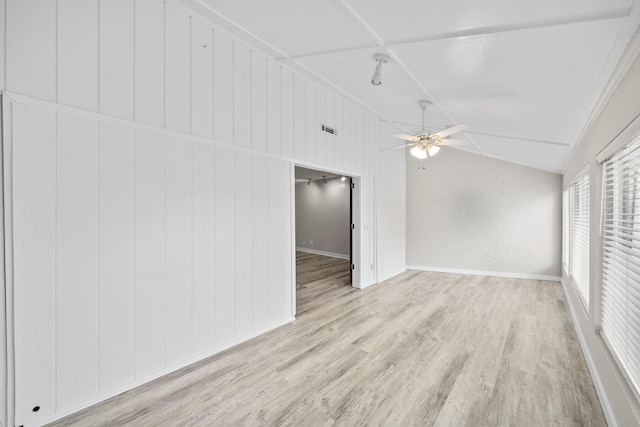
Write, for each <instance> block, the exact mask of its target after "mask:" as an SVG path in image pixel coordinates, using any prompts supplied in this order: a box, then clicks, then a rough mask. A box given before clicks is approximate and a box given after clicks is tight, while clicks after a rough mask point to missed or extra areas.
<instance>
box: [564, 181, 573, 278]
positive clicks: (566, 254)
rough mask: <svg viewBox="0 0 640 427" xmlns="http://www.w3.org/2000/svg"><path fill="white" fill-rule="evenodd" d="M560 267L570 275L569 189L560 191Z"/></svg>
mask: <svg viewBox="0 0 640 427" xmlns="http://www.w3.org/2000/svg"><path fill="white" fill-rule="evenodd" d="M562 267H563V268H564V271H565V272H566V273H567V276H571V271H570V270H569V189H566V190H564V191H563V192H562Z"/></svg>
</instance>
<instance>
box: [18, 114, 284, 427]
mask: <svg viewBox="0 0 640 427" xmlns="http://www.w3.org/2000/svg"><path fill="white" fill-rule="evenodd" d="M13 123H14V124H15V129H16V132H15V133H14V138H13V152H14V156H13V179H14V190H13V201H14V209H15V210H14V212H15V221H14V236H15V245H14V272H15V301H14V304H15V313H16V315H15V324H16V393H17V395H16V397H17V399H16V402H17V404H18V406H17V419H16V423H18V424H25V423H26V424H30V423H33V422H35V423H36V424H37V421H38V420H46V419H48V418H50V417H52V416H53V415H54V414H55V413H56V412H57V411H65V410H66V409H69V408H74V407H77V406H78V405H79V404H81V403H83V402H87V401H91V400H95V398H97V397H98V396H100V395H102V394H108V393H109V392H111V391H113V390H116V389H119V388H121V387H122V385H123V384H127V383H134V382H136V381H137V380H141V379H144V378H146V377H149V376H153V375H154V374H155V373H157V372H162V371H164V370H166V369H168V368H170V367H171V366H175V365H177V364H179V363H180V362H181V361H184V360H188V359H189V358H192V357H193V356H195V355H197V354H198V353H203V352H205V353H206V352H209V353H210V352H212V351H215V349H217V348H222V347H223V346H224V345H225V344H227V343H230V342H236V341H238V340H240V339H242V338H243V337H248V336H250V335H251V334H252V333H254V332H255V331H257V330H261V329H265V328H268V327H269V326H271V325H275V324H279V323H282V322H284V321H287V320H288V319H289V318H290V307H291V286H292V283H291V274H290V273H291V259H292V258H291V249H290V245H287V244H285V242H286V241H287V240H288V239H289V238H290V235H291V233H290V229H287V228H288V225H289V224H290V221H291V218H290V213H289V212H290V206H291V193H290V182H291V179H292V177H291V168H290V165H289V164H288V163H287V162H285V161H283V160H279V159H273V158H271V159H267V158H264V157H261V156H256V155H252V154H247V153H241V152H237V151H235V150H233V149H231V148H224V147H213V146H211V145H208V144H206V143H203V142H194V141H191V140H188V139H180V138H176V137H172V136H166V135H164V134H162V133H157V132H153V131H147V130H140V129H137V130H132V129H131V128H130V127H127V126H125V125H118V124H112V123H102V122H101V121H99V120H95V119H88V118H83V117H77V116H74V115H68V114H63V113H53V112H50V111H46V110H42V109H38V108H35V107H27V106H20V105H15V106H14V108H13ZM254 165H259V167H258V169H257V172H256V170H254V167H253V166H254ZM236 212H237V215H236ZM247 224H249V225H248V226H247ZM254 230H255V231H258V232H254ZM236 235H237V236H236ZM254 254H255V255H254ZM253 261H256V267H255V270H254V269H253V267H252V266H253V264H254V263H253ZM35 406H40V407H41V410H40V411H38V412H37V413H34V412H32V410H31V409H32V408H33V407H35Z"/></svg>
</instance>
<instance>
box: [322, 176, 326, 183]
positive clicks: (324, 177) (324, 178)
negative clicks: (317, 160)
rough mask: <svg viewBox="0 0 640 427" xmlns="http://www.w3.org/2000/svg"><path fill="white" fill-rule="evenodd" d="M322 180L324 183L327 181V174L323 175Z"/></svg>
mask: <svg viewBox="0 0 640 427" xmlns="http://www.w3.org/2000/svg"><path fill="white" fill-rule="evenodd" d="M322 180H323V181H324V183H325V184H326V183H327V176H326V175H322Z"/></svg>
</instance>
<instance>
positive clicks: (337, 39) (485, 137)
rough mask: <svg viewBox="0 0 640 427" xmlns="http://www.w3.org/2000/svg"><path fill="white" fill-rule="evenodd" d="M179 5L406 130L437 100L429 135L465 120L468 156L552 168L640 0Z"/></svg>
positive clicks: (637, 14)
mask: <svg viewBox="0 0 640 427" xmlns="http://www.w3.org/2000/svg"><path fill="white" fill-rule="evenodd" d="M181 1H183V3H185V4H186V5H187V6H189V7H191V8H192V9H194V10H196V11H197V12H199V13H201V14H202V15H203V16H204V17H205V18H208V19H209V20H211V21H212V22H214V23H215V24H217V25H218V26H222V27H223V28H225V29H227V30H229V31H231V32H233V33H235V34H237V35H238V36H240V37H241V38H244V39H245V40H247V41H248V42H249V43H251V44H253V45H255V46H256V47H258V48H259V49H261V50H263V51H264V52H265V53H267V54H269V55H271V56H273V57H274V58H276V59H278V60H280V61H282V62H283V63H284V64H286V65H289V66H290V67H291V68H293V69H295V70H297V71H300V72H302V73H304V74H306V75H307V76H310V77H311V78H313V79H314V80H316V81H319V82H320V83H321V84H323V85H325V86H328V87H329V88H331V89H333V90H335V91H337V92H338V93H340V94H342V95H345V96H347V97H348V98H350V99H351V100H353V101H355V102H356V103H358V104H359V105H360V106H363V107H365V108H367V109H368V110H369V111H371V112H373V113H374V114H376V115H377V116H378V117H380V118H381V119H382V120H386V121H389V122H392V123H393V124H394V125H395V126H396V127H397V128H398V129H399V130H403V131H405V132H411V133H414V132H417V131H419V130H420V127H421V126H420V120H421V118H420V116H421V112H420V109H419V107H418V104H417V101H418V100H420V99H430V100H432V101H433V103H434V106H433V107H432V108H430V109H429V110H428V111H427V118H426V124H427V128H428V129H429V130H440V129H443V128H445V127H447V126H450V125H452V124H455V123H463V122H464V123H468V124H469V128H468V130H467V132H466V133H465V134H464V135H461V138H465V137H466V138H467V139H469V141H470V143H469V144H467V145H465V146H464V147H462V149H464V150H468V151H472V152H476V153H481V154H484V155H487V156H491V157H496V158H500V159H503V160H508V161H511V162H515V163H519V164H524V165H527V166H531V167H535V168H539V169H543V170H548V171H553V172H559V171H560V170H561V169H562V166H563V164H564V162H565V160H566V158H567V156H568V154H569V152H570V150H571V146H572V145H573V144H575V142H576V140H577V139H578V137H579V135H580V132H581V131H582V129H583V127H584V126H585V123H586V121H587V119H588V117H589V114H590V113H591V111H592V109H593V107H594V106H595V104H596V102H597V100H598V98H599V96H600V94H601V93H602V91H603V89H604V86H605V84H606V83H607V81H608V79H609V77H610V76H611V74H612V72H613V70H614V68H615V65H616V64H617V62H618V61H619V59H620V57H621V55H622V53H623V51H624V49H625V47H626V46H627V44H628V42H629V40H630V39H631V36H632V35H633V33H634V32H635V30H636V29H637V27H638V23H639V22H640V0H538V1H535V2H523V1H514V0H449V1H434V0H394V1H382V0H375V1H373V0H333V1H331V0H324V1H321V0H270V1H263V0H242V1H229V0H181ZM375 53H387V54H388V55H390V57H391V58H392V59H391V62H390V63H389V64H386V65H385V66H384V67H383V70H382V81H383V83H382V85H380V86H373V85H371V84H370V78H371V75H372V74H373V71H374V68H375V65H376V63H375V61H374V60H373V55H374V54H375ZM401 143H402V142H401V141H399V144H401Z"/></svg>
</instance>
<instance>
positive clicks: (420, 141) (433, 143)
mask: <svg viewBox="0 0 640 427" xmlns="http://www.w3.org/2000/svg"><path fill="white" fill-rule="evenodd" d="M418 105H420V108H422V130H421V131H420V132H418V133H417V134H416V135H408V134H406V133H396V134H394V135H392V136H393V137H394V138H400V139H404V140H406V141H411V142H410V143H408V144H404V145H399V146H397V147H391V148H385V149H382V150H380V151H388V150H396V149H398V148H405V147H413V148H412V149H411V155H412V156H414V157H417V158H418V159H426V158H427V157H433V156H435V155H436V154H437V153H438V151H440V147H441V146H456V145H464V144H466V143H467V141H465V140H464V139H444V138H445V137H447V136H449V135H453V134H454V133H458V132H462V131H463V130H465V129H466V128H467V127H468V126H467V125H466V124H464V123H461V124H458V125H455V126H452V127H450V128H447V129H444V130H441V131H440V132H436V133H428V132H427V131H426V130H425V128H424V114H425V111H426V110H427V108H428V107H429V106H430V105H431V101H424V100H422V101H418Z"/></svg>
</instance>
